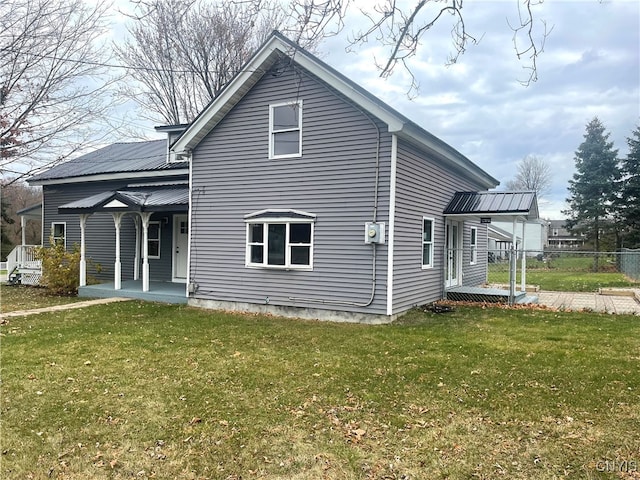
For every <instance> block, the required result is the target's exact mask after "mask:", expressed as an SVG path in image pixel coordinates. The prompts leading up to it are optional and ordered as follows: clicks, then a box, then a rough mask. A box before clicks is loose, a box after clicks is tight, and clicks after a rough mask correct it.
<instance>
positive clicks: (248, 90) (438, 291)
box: [32, 32, 537, 322]
mask: <svg viewBox="0 0 640 480" xmlns="http://www.w3.org/2000/svg"><path fill="white" fill-rule="evenodd" d="M183 128H184V126H177V127H163V128H162V129H161V130H163V131H167V132H168V133H169V136H170V139H171V140H172V139H173V138H174V136H177V134H178V133H179V131H181V130H182V129H183ZM171 140H170V141H171ZM167 145H168V143H167V142H166V141H154V142H143V143H140V144H116V145H112V146H110V147H106V148H104V149H101V150H99V151H97V152H94V153H92V154H89V155H85V156H84V157H81V158H80V159H77V160H74V161H71V162H67V163H66V164H63V165H60V166H58V167H55V168H53V169H52V170H50V171H48V172H45V173H44V174H42V175H39V176H37V177H35V178H34V179H32V183H34V184H39V185H42V186H43V202H44V214H43V216H44V223H45V225H46V226H47V227H48V226H50V227H51V232H52V233H53V236H54V237H59V238H62V239H64V241H66V242H67V245H69V244H70V243H71V242H78V243H79V244H81V245H82V249H83V250H85V258H88V257H91V258H92V259H93V260H94V261H98V262H100V263H101V264H102V266H103V269H104V268H105V267H107V269H108V270H107V274H110V275H112V277H111V278H113V279H114V283H113V285H112V287H111V288H112V289H116V290H119V291H120V292H121V291H122V283H123V282H129V281H130V280H132V279H140V283H141V285H142V288H141V290H142V291H143V292H151V291H153V290H154V289H155V288H156V284H155V283H153V282H155V281H158V280H160V281H164V282H173V284H178V285H180V284H181V285H182V294H181V295H182V298H183V299H184V300H185V301H186V300H187V299H188V302H189V303H190V304H192V305H197V306H203V307H211V308H225V309H234V310H249V311H261V312H273V313H278V314H285V315H291V316H298V317H311V318H326V319H333V320H348V321H354V320H359V321H373V322H380V321H389V320H392V319H393V318H395V317H396V316H397V315H399V314H402V313H403V312H406V311H407V310H408V309H410V308H411V307H413V306H416V305H421V304H424V303H428V302H432V301H435V300H438V299H441V298H443V295H444V291H445V290H446V289H452V288H456V287H461V286H474V285H480V284H482V283H484V281H485V279H486V276H487V227H486V224H485V223H482V222H481V218H482V217H487V216H492V215H495V216H500V217H501V218H502V219H504V220H507V221H513V219H514V218H523V217H525V218H531V217H537V205H536V203H535V196H533V197H530V196H529V197H527V196H522V194H512V193H506V192H491V193H488V192H486V190H488V189H490V188H494V187H495V186H496V185H497V183H498V182H497V181H496V180H495V179H494V178H493V177H491V176H490V175H489V174H487V173H486V172H485V171H483V170H481V169H480V168H479V167H477V166H476V165H475V164H473V163H472V162H471V161H470V160H469V159H467V158H466V157H465V156H463V155H462V154H461V153H459V152H458V151H456V150H455V149H454V148H452V147H451V146H449V145H447V144H446V143H444V142H443V141H441V140H439V139H438V138H436V137H434V136H433V135H432V134H430V133H429V132H427V131H426V130H424V129H422V128H421V127H419V126H418V125H416V124H415V123H413V122H411V121H410V120H408V119H407V118H406V117H404V116H402V115H401V114H399V113H398V112H396V111H395V110H394V109H392V108H391V107H389V106H388V105H386V104H384V103H383V102H381V101H380V100H378V99H377V98H375V97H374V96H372V95H371V94H369V93H368V92H366V91H365V90H363V89H362V88H361V87H359V86H358V85H356V84H355V83H353V82H351V81H350V80H348V79H347V78H346V77H344V76H342V75H341V74H339V73H338V72H336V71H335V70H333V69H332V68H331V67H329V66H328V65H326V64H324V63H323V62H321V61H320V60H318V59H317V58H315V57H314V56H312V55H311V54H309V53H308V52H306V51H304V50H302V49H300V48H299V47H297V46H296V45H294V44H293V43H291V42H290V41H289V40H287V39H286V38H284V37H283V36H281V35H280V34H278V33H277V32H276V33H274V34H273V35H272V36H271V37H270V38H269V39H268V40H267V41H266V42H265V44H264V45H263V46H262V47H261V48H260V49H259V50H258V51H257V52H256V54H255V55H254V56H253V57H252V59H251V60H250V61H249V63H248V64H247V65H246V66H245V67H244V68H243V69H242V71H241V72H240V73H239V74H238V75H237V76H236V77H235V78H234V79H233V80H232V81H231V82H230V83H229V85H227V87H226V88H225V89H224V90H223V91H222V92H221V93H220V94H219V95H218V97H217V98H216V99H215V100H214V101H213V102H212V103H211V104H210V105H209V106H208V107H207V108H206V109H205V110H204V111H203V112H202V113H201V114H200V116H198V118H196V119H195V120H194V121H193V122H192V123H191V124H190V125H189V126H188V127H187V128H186V130H185V131H184V133H182V135H181V136H179V137H178V138H177V140H176V141H175V142H174V143H173V144H172V146H171V148H170V150H167ZM514 200H515V202H514ZM514 205H517V207H515V206H514ZM83 238H84V240H83ZM85 288H89V287H85ZM158 288H160V287H158ZM92 293H93V294H95V293H96V291H95V290H94V291H93V292H92ZM111 294H113V290H111Z"/></svg>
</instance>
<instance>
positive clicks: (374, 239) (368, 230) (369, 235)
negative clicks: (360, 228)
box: [364, 222, 384, 243]
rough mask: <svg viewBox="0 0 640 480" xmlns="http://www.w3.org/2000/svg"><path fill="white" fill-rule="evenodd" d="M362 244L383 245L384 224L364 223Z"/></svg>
mask: <svg viewBox="0 0 640 480" xmlns="http://www.w3.org/2000/svg"><path fill="white" fill-rule="evenodd" d="M364 243H384V223H373V222H367V223H365V224H364Z"/></svg>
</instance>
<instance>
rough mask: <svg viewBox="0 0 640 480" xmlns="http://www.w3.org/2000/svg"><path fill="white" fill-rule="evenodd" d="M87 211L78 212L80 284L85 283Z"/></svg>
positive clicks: (83, 284) (82, 285)
mask: <svg viewBox="0 0 640 480" xmlns="http://www.w3.org/2000/svg"><path fill="white" fill-rule="evenodd" d="M89 215H90V214H89V213H81V214H80V286H81V287H84V286H85V285H86V284H87V250H86V245H87V238H86V234H85V230H86V226H87V218H89Z"/></svg>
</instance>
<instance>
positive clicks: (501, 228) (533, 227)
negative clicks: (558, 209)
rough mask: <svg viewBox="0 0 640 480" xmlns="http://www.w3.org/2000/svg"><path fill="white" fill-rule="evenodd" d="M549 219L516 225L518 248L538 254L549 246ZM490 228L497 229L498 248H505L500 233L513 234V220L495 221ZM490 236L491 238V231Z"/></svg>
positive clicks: (533, 254)
mask: <svg viewBox="0 0 640 480" xmlns="http://www.w3.org/2000/svg"><path fill="white" fill-rule="evenodd" d="M547 223H548V220H542V219H534V220H530V221H527V222H525V223H523V224H520V225H518V226H517V227H516V236H517V243H518V249H519V250H520V249H522V250H525V251H526V252H527V255H528V256H536V255H538V254H539V253H541V252H542V251H544V249H545V248H546V246H547V235H548V226H547ZM490 229H495V231H496V235H494V240H495V241H496V243H495V245H496V247H497V249H498V250H501V249H503V248H504V243H500V242H501V239H500V238H499V236H500V234H501V233H503V232H506V233H507V235H508V237H512V236H513V230H514V227H513V222H502V221H496V222H494V223H493V224H492V225H491V227H490ZM489 237H490V238H491V237H492V235H491V232H490V235H489Z"/></svg>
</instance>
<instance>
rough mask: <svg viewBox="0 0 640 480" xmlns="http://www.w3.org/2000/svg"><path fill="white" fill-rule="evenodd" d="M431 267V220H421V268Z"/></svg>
mask: <svg viewBox="0 0 640 480" xmlns="http://www.w3.org/2000/svg"><path fill="white" fill-rule="evenodd" d="M432 267H433V219H432V218H426V217H424V218H423V219H422V268H432Z"/></svg>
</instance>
